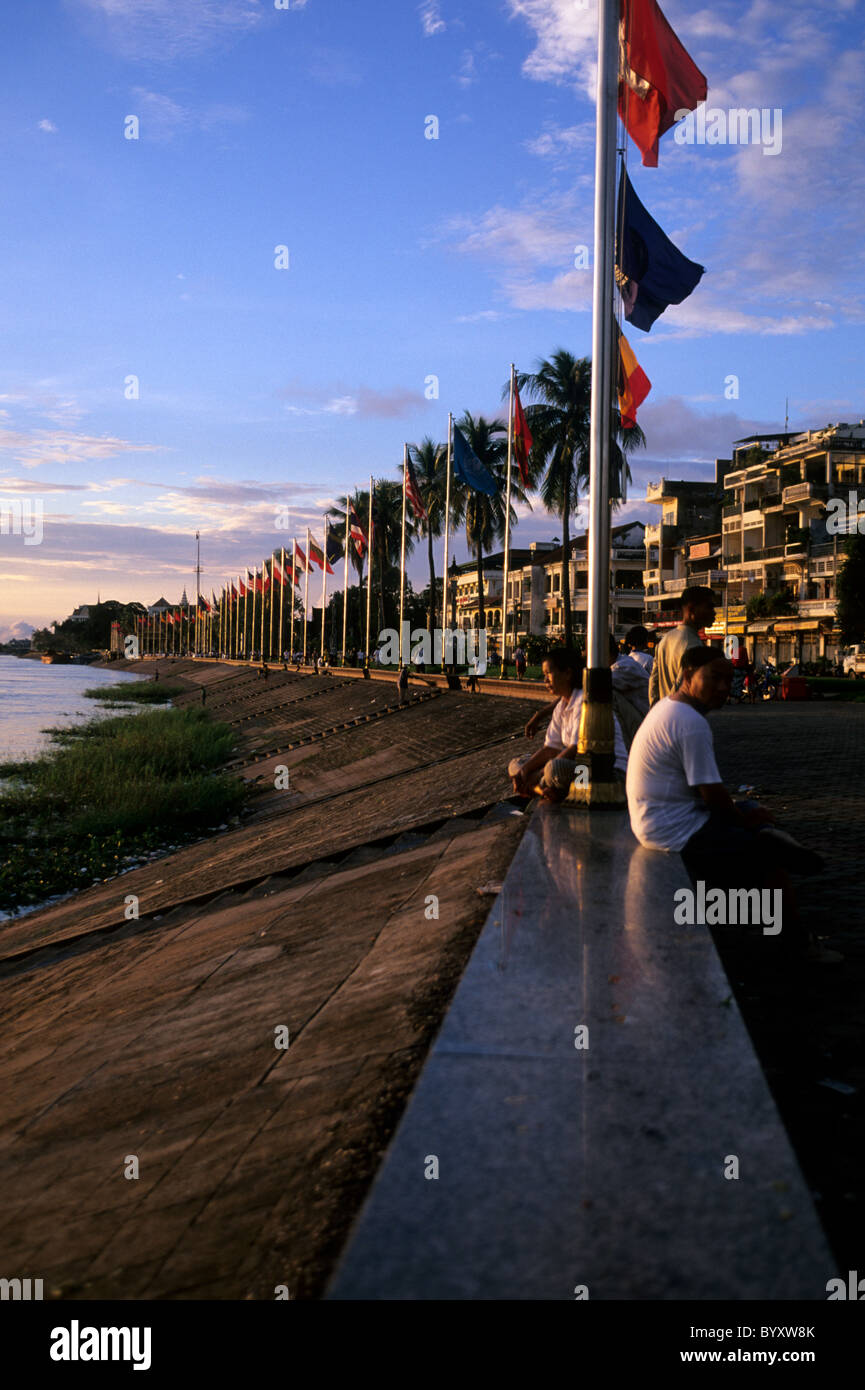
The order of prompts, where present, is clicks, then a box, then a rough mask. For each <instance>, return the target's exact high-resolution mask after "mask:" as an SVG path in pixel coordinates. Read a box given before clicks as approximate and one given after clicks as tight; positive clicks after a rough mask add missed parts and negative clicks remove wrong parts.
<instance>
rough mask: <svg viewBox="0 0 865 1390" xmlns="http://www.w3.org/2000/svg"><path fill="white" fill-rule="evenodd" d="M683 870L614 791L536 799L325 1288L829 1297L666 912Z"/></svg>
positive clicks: (466, 1295) (767, 1131)
mask: <svg viewBox="0 0 865 1390" xmlns="http://www.w3.org/2000/svg"><path fill="white" fill-rule="evenodd" d="M686 886H689V880H688V877H687V873H686V871H685V868H684V865H683V863H682V861H681V859H680V857H679V856H678V855H664V854H658V853H655V852H653V851H649V850H645V849H643V848H641V847H640V846H639V845H638V844H637V842H636V840H635V839H634V838H633V836H632V834H631V831H630V828H629V826H628V822H627V814H626V812H624V811H621V812H620V811H610V812H594V813H591V814H588V813H586V812H585V811H584V810H576V809H575V810H571V809H553V808H550V807H546V806H542V807H540V808H539V809H538V810H537V811H536V812H535V813H534V814H533V816H532V819H531V822H530V825H529V827H528V828H527V830H526V834H525V835H524V837H523V840H522V842H521V844H520V847H519V849H518V851H517V854H516V855H515V857H514V860H513V862H512V864H511V866H510V869H509V871H508V874H507V878H506V880H505V882H504V884H503V887H502V891H501V893H500V894H499V896H498V898H497V899H496V902H495V905H494V907H493V910H492V912H491V914H490V916H489V918H488V920H487V923H486V925H485V927H484V929H483V932H482V933H481V936H480V937H479V939H478V942H477V945H476V947H475V950H474V953H473V955H472V957H471V960H470V961H469V964H468V966H467V968H466V971H465V973H464V975H463V978H462V980H461V982H460V984H459V986H458V988H457V991H456V994H455V995H454V998H453V1001H452V1003H451V1006H450V1009H449V1011H448V1013H447V1015H446V1017H445V1020H444V1024H443V1026H442V1028H441V1031H440V1033H439V1035H438V1038H437V1039H436V1042H435V1044H434V1046H433V1048H432V1050H431V1052H430V1055H429V1057H428V1059H427V1062H426V1065H425V1067H424V1069H423V1072H422V1073H421V1076H420V1079H419V1081H418V1084H417V1086H416V1088H415V1091H414V1093H413V1096H412V1098H411V1100H410V1102H409V1105H408V1107H407V1109H406V1112H405V1115H404V1117H403V1120H402V1122H401V1124H400V1126H399V1129H398V1130H397V1133H396V1135H395V1137H394V1140H393V1143H392V1144H391V1146H390V1149H389V1150H388V1152H387V1155H386V1157H385V1160H384V1162H383V1164H382V1167H381V1169H380V1171H379V1173H378V1176H377V1178H376V1181H375V1183H374V1185H373V1188H372V1189H371V1192H370V1194H369V1197H368V1199H367V1201H366V1204H365V1206H364V1208H363V1210H362V1212H361V1215H360V1217H359V1219H358V1221H357V1222H356V1224H355V1227H354V1229H353V1231H352V1235H351V1238H350V1240H349V1242H348V1245H347V1247H346V1249H345V1251H344V1253H343V1257H342V1260H341V1263H340V1266H339V1268H338V1270H337V1272H336V1275H335V1277H334V1279H333V1281H332V1284H331V1287H330V1291H329V1294H328V1297H330V1298H332V1299H545V1300H547V1299H574V1298H576V1297H586V1296H587V1297H589V1298H590V1299H683V1300H684V1299H728V1298H729V1299H799V1298H804V1299H825V1297H826V1292H825V1286H826V1281H827V1279H829V1278H831V1277H832V1276H833V1274H834V1273H835V1270H834V1263H835V1262H834V1261H833V1259H832V1257H831V1255H830V1253H829V1250H828V1247H827V1245H826V1242H825V1238H824V1236H823V1233H822V1230H821V1227H820V1224H819V1222H818V1219H817V1216H816V1213H815V1210H814V1206H813V1203H812V1200H811V1196H810V1193H809V1191H808V1189H807V1187H806V1185H805V1182H804V1179H803V1177H802V1175H801V1172H800V1170H799V1167H798V1164H797V1162H796V1159H795V1157H794V1155H793V1152H792V1150H791V1148H790V1143H789V1140H788V1138H787V1135H786V1132H785V1130H784V1128H783V1126H782V1124H781V1120H780V1118H779V1115H778V1112H777V1110H776V1108H775V1104H774V1102H773V1100H772V1098H771V1095H770V1093H769V1089H768V1086H767V1084H766V1081H765V1078H764V1076H763V1073H762V1071H761V1069H760V1066H759V1063H758V1061H757V1058H756V1056H755V1053H754V1049H753V1046H752V1044H751V1041H750V1038H749V1036H748V1033H747V1031H746V1029H745V1025H744V1023H743V1021H742V1018H741V1015H740V1013H739V1010H738V1008H737V1006H736V1003H735V1000H734V999H733V997H732V991H731V988H730V984H729V982H728V980H727V977H726V975H725V974H724V971H723V968H722V966H721V963H720V960H719V958H718V954H717V951H716V949H715V946H714V943H713V941H712V938H711V936H710V934H709V931H708V929H707V928H706V927H687V926H677V925H676V924H675V923H674V922H673V906H674V904H673V893H674V892H675V890H676V889H677V888H680V887H686ZM586 1027H587V1028H588V1036H587V1038H586V1035H585V1034H584V1033H580V1032H578V1031H577V1030H578V1029H583V1028H586ZM586 1040H587V1041H588V1047H577V1046H575V1043H577V1042H585V1041H586ZM733 1158H735V1159H736V1160H737V1161H738V1172H739V1176H738V1178H732V1177H725V1171H726V1172H728V1173H730V1172H732V1171H734V1167H735V1165H734V1164H733V1163H732V1162H731V1159H733ZM436 1171H437V1173H438V1176H437V1177H434V1176H430V1177H427V1176H425V1174H426V1173H429V1174H432V1173H435V1172H436Z"/></svg>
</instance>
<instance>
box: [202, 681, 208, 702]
mask: <svg viewBox="0 0 865 1390" xmlns="http://www.w3.org/2000/svg"><path fill="white" fill-rule="evenodd" d="M201 703H202V704H203V705H204V704H206V703H207V686H206V685H203V686H202V687H201Z"/></svg>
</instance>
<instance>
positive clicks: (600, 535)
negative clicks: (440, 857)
mask: <svg viewBox="0 0 865 1390" xmlns="http://www.w3.org/2000/svg"><path fill="white" fill-rule="evenodd" d="M619 5H620V0H600V4H599V6H598V86H597V101H596V136H595V217H594V247H595V254H594V262H595V263H594V281H593V289H592V396H591V434H590V440H589V537H588V551H589V553H588V571H589V574H588V604H587V607H588V642H587V647H588V669H587V670H586V671H585V673H584V675H583V697H584V698H583V703H582V707H581V709H580V723H579V731H578V735H577V749H578V752H579V753H580V754H581V755H582V756H583V757H588V760H589V768H590V770H589V778H590V783H589V785H588V786H576V785H575V791H576V793H577V796H578V797H579V799H580V800H584V801H586V802H587V803H588V804H589V805H593V804H600V803H606V804H607V805H611V804H619V805H621V804H622V803H623V802H624V786H623V784H622V783H621V782H617V781H616V780H615V773H614V756H615V754H614V737H615V733H614V723H613V687H612V675H611V672H610V653H609V610H610V501H609V484H610V466H609V465H610V431H611V428H612V400H611V389H612V379H611V378H612V364H613V333H614V328H615V324H614V317H613V285H614V280H613V270H614V237H615V182H616V115H617V101H618V73H619V45H618V28H619ZM566 563H568V564H569V563H570V557H569V556H567V557H566Z"/></svg>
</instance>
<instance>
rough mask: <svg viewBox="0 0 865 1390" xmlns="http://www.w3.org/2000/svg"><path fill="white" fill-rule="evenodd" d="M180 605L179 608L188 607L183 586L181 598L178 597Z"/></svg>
mask: <svg viewBox="0 0 865 1390" xmlns="http://www.w3.org/2000/svg"><path fill="white" fill-rule="evenodd" d="M180 606H181V608H188V607H189V599H188V598H187V597H186V589H185V588H184V590H183V594H182V596H181V599H180Z"/></svg>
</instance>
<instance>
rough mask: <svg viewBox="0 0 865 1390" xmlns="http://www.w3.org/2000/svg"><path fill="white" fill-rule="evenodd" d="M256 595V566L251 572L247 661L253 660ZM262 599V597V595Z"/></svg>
mask: <svg viewBox="0 0 865 1390" xmlns="http://www.w3.org/2000/svg"><path fill="white" fill-rule="evenodd" d="M257 593H258V566H257V565H256V567H255V568H254V569H253V571H252V622H251V623H250V625H249V659H250V661H254V660H255V599H256V595H257ZM262 598H264V595H263V594H262Z"/></svg>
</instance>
